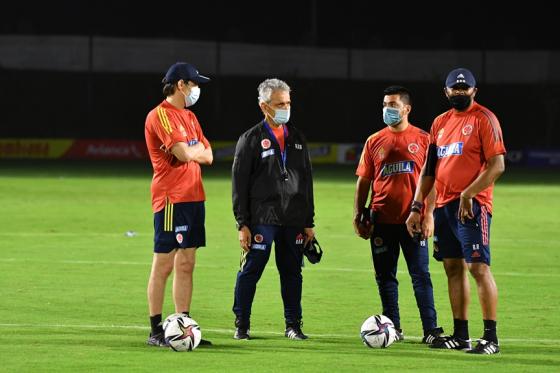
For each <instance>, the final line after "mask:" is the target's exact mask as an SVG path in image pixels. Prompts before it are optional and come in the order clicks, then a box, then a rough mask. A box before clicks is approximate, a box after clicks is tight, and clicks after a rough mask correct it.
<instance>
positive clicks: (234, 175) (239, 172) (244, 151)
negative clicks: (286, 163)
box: [231, 134, 253, 225]
mask: <svg viewBox="0 0 560 373" xmlns="http://www.w3.org/2000/svg"><path fill="white" fill-rule="evenodd" d="M247 137H248V136H247V135H246V134H243V135H241V137H239V140H238V141H237V146H236V147H235V157H234V159H233V166H232V168H231V190H232V203H233V215H234V216H235V220H236V221H237V224H239V225H249V224H250V222H251V207H250V201H249V192H250V181H251V170H252V168H253V156H252V153H253V152H252V148H251V140H250V139H248V138H247Z"/></svg>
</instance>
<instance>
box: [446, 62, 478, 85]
mask: <svg viewBox="0 0 560 373" xmlns="http://www.w3.org/2000/svg"><path fill="white" fill-rule="evenodd" d="M457 84H465V85H468V86H469V87H476V79H475V78H474V75H473V73H471V72H470V70H468V69H465V68H464V67H460V68H458V69H455V70H453V71H451V72H450V73H449V74H447V79H445V86H446V87H448V88H453V87H454V86H455V85H457Z"/></svg>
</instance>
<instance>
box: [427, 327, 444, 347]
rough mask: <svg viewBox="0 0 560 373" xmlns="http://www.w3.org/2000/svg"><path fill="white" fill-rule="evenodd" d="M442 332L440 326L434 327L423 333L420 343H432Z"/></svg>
mask: <svg viewBox="0 0 560 373" xmlns="http://www.w3.org/2000/svg"><path fill="white" fill-rule="evenodd" d="M442 334H443V328H442V327H437V328H434V329H432V330H430V331H429V332H427V333H426V334H425V335H424V338H422V343H425V344H428V345H429V344H432V343H434V341H435V340H436V339H438V338H441V337H442Z"/></svg>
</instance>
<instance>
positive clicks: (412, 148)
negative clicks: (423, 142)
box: [408, 142, 420, 154]
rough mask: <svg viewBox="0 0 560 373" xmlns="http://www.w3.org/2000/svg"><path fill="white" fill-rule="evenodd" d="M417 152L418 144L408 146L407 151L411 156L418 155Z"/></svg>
mask: <svg viewBox="0 0 560 373" xmlns="http://www.w3.org/2000/svg"><path fill="white" fill-rule="evenodd" d="M418 150H420V146H418V144H416V143H414V142H413V143H410V144H408V151H409V152H410V153H412V154H415V153H418Z"/></svg>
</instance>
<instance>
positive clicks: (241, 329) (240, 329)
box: [233, 317, 251, 340]
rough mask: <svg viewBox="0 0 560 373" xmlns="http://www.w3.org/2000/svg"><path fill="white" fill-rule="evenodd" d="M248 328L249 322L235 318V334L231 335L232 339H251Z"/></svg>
mask: <svg viewBox="0 0 560 373" xmlns="http://www.w3.org/2000/svg"><path fill="white" fill-rule="evenodd" d="M249 327H250V322H249V321H245V322H244V321H242V320H241V319H240V318H238V317H236V318H235V334H234V335H233V338H235V339H245V340H247V339H251V337H250V336H249Z"/></svg>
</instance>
